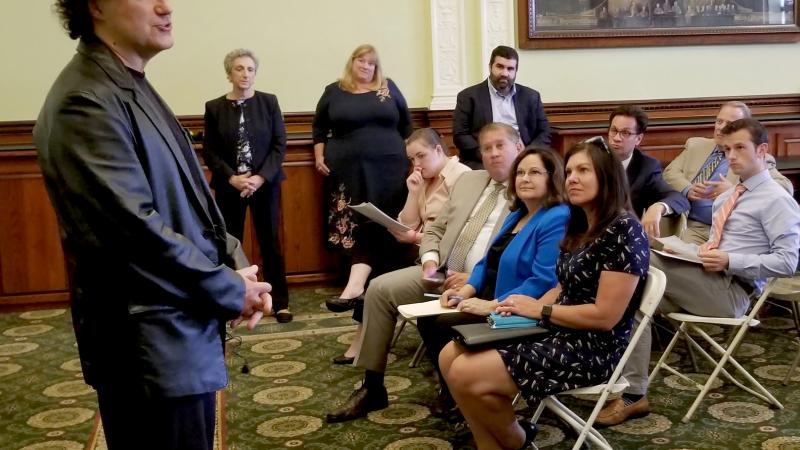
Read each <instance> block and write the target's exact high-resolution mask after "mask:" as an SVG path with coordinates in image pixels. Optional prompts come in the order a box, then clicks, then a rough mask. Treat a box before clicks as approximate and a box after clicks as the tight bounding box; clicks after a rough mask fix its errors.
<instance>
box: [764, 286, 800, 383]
mask: <svg viewBox="0 0 800 450" xmlns="http://www.w3.org/2000/svg"><path fill="white" fill-rule="evenodd" d="M769 296H770V298H772V299H774V300H782V301H785V302H789V304H790V305H791V308H792V318H793V319H794V327H795V329H796V330H797V332H798V334H800V273H795V274H794V276H793V277H792V278H780V279H779V280H778V281H776V282H775V285H774V286H772V290H771V291H770V293H769ZM799 362H800V350H798V352H797V355H796V356H795V357H794V361H792V365H791V366H789V370H788V371H787V372H786V376H785V377H784V378H783V384H784V385H786V384H789V378H790V377H791V376H792V373H793V372H794V369H795V368H797V364H798V363H799Z"/></svg>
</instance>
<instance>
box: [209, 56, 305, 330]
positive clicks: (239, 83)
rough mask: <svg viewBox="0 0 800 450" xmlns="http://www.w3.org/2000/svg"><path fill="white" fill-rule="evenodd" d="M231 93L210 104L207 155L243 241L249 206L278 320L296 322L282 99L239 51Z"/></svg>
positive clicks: (229, 64) (228, 68) (231, 227)
mask: <svg viewBox="0 0 800 450" xmlns="http://www.w3.org/2000/svg"><path fill="white" fill-rule="evenodd" d="M223 65H224V67H225V73H226V74H227V75H228V81H230V82H231V85H232V87H231V91H230V92H228V93H227V94H225V95H223V96H221V97H218V98H215V99H214V100H211V101H209V102H207V103H206V112H205V118H204V119H205V120H204V122H205V132H204V134H203V158H204V160H205V162H206V164H208V168H209V169H211V187H212V188H214V196H215V199H216V202H217V205H218V206H219V209H220V212H221V213H222V216H223V217H224V218H225V226H226V228H227V231H228V233H230V234H231V235H233V236H235V237H236V238H237V239H239V240H242V237H243V235H244V218H245V211H247V208H248V207H249V208H250V214H251V215H252V216H253V226H254V227H255V231H256V238H257V239H258V244H259V249H260V250H261V258H262V261H263V262H262V267H263V274H264V280H265V281H268V282H269V283H270V284H272V302H273V303H272V307H273V310H274V311H275V318H276V319H277V321H278V322H281V323H286V322H291V321H292V313H291V312H289V291H288V288H287V286H286V269H285V268H284V260H283V254H282V252H281V247H280V240H279V239H278V223H279V220H280V209H281V205H280V198H281V189H280V186H281V181H283V179H284V178H286V176H285V175H284V173H283V168H282V167H281V166H282V165H283V157H284V154H285V153H286V129H285V128H284V125H283V116H282V114H281V108H280V106H278V99H277V97H275V96H274V95H272V94H267V93H266V92H259V91H256V90H255V88H254V87H253V83H255V78H256V74H257V73H258V59H257V58H256V56H255V55H254V54H253V52H251V51H250V50H246V49H236V50H233V51H232V52H230V53H228V54H227V55H226V56H225V59H224V61H223Z"/></svg>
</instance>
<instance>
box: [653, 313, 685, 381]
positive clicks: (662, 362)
mask: <svg viewBox="0 0 800 450" xmlns="http://www.w3.org/2000/svg"><path fill="white" fill-rule="evenodd" d="M684 329H685V325H684V324H681V326H680V327H679V328H678V331H676V332H675V335H674V336H672V340H671V341H669V344H667V348H666V349H665V350H664V353H662V354H661V358H659V360H658V362H657V363H656V366H655V367H654V368H653V371H652V372H650V376H649V377H648V382H649V383H652V382H653V380H654V379H655V378H656V375H657V374H658V371H659V370H661V368H662V367H664V366H666V363H667V357H668V356H669V354H670V353H672V349H673V348H674V347H675V344H676V343H677V342H678V339H680V338H681V334H682V333H683V330H684Z"/></svg>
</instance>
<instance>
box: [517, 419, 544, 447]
mask: <svg viewBox="0 0 800 450" xmlns="http://www.w3.org/2000/svg"><path fill="white" fill-rule="evenodd" d="M517 423H518V424H519V426H521V427H522V429H523V430H525V443H524V444H522V447H520V448H519V450H526V449H529V448H530V447H531V444H533V441H534V440H536V435H537V434H539V426H538V425H536V424H535V423H531V422H528V421H527V420H518V421H517Z"/></svg>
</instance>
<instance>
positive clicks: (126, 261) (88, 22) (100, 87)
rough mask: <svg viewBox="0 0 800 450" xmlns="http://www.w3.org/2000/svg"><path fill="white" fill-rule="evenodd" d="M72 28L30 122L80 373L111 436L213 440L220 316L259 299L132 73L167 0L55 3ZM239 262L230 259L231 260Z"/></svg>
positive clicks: (128, 442) (152, 97)
mask: <svg viewBox="0 0 800 450" xmlns="http://www.w3.org/2000/svg"><path fill="white" fill-rule="evenodd" d="M56 9H57V10H58V12H59V14H60V16H61V20H62V23H63V24H64V27H65V28H66V29H67V31H68V32H69V35H70V37H72V38H73V39H75V38H81V40H80V44H79V45H78V51H77V54H76V55H75V56H74V57H73V59H72V61H70V63H69V64H68V65H67V66H66V67H65V68H64V70H63V71H62V72H61V74H60V75H59V77H58V79H57V80H56V81H55V83H54V84H53V86H52V88H51V90H50V92H49V94H48V96H47V100H46V102H45V104H44V107H43V108H42V110H41V113H40V114H39V118H38V120H37V122H36V127H35V128H34V140H35V142H36V147H37V150H38V152H39V163H40V165H41V168H42V173H43V176H44V180H45V183H46V186H47V190H48V193H49V195H50V200H51V202H52V204H53V206H54V208H55V212H56V216H57V217H58V221H59V226H60V228H61V236H62V243H63V248H64V253H65V255H66V258H67V268H68V273H69V281H70V288H71V295H72V319H73V326H74V328H75V335H76V338H77V342H78V352H79V354H80V358H81V366H82V369H83V375H84V378H85V380H86V382H87V383H88V384H90V385H91V386H93V387H94V388H95V389H96V391H97V396H98V403H99V407H100V413H101V415H102V418H103V426H104V431H105V435H106V440H107V443H108V447H109V448H110V449H112V450H114V449H134V448H135V449H140V448H160V449H185V448H191V449H200V450H204V449H211V448H212V446H213V432H214V420H215V391H217V390H219V389H221V388H223V387H224V386H225V385H226V384H227V381H228V378H227V373H226V370H225V363H224V358H223V346H224V343H223V339H222V337H223V335H224V328H225V322H226V321H227V320H234V323H238V322H239V321H242V320H248V325H249V326H250V327H253V326H255V324H256V323H257V322H258V320H259V319H260V317H261V315H262V314H263V313H264V312H268V311H269V310H270V305H271V298H270V297H269V294H268V292H269V289H270V287H269V285H268V284H267V283H259V282H257V281H256V270H257V267H255V266H251V267H246V266H247V259H246V258H245V256H244V253H243V252H242V250H241V247H240V245H239V241H237V240H236V239H235V238H233V237H232V236H230V235H228V234H227V233H226V232H225V226H224V222H223V220H222V216H221V215H220V213H219V210H218V209H217V207H216V204H215V203H214V200H213V198H212V197H211V191H210V190H209V188H208V185H207V184H206V182H205V179H204V178H203V173H202V170H201V168H200V165H199V163H198V161H197V159H196V157H195V155H194V152H193V150H192V147H191V143H190V142H189V139H188V136H187V134H186V132H185V131H184V130H183V128H181V126H180V124H179V123H178V121H177V119H176V118H175V116H174V115H173V114H172V112H171V111H170V110H169V108H168V107H167V106H166V104H165V103H164V102H163V100H162V99H161V97H160V96H159V95H158V94H157V93H156V92H155V90H154V89H153V88H152V86H151V85H150V84H149V83H148V81H147V80H146V78H145V76H144V67H145V65H146V64H147V62H148V61H149V60H150V59H151V58H152V57H153V56H155V55H156V54H158V53H159V52H161V51H162V50H166V49H168V48H170V47H171V46H172V25H171V14H172V8H171V7H170V6H169V3H167V2H165V1H163V0H115V1H90V0H85V1H83V2H81V1H67V0H60V1H58V2H57V3H56ZM235 269H240V270H238V271H237V270H235Z"/></svg>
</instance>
